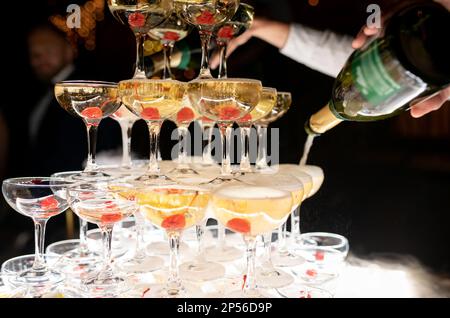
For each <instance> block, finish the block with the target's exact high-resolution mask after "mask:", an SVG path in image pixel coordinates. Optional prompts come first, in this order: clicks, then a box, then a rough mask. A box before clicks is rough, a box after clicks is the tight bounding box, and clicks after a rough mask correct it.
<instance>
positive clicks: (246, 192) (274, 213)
mask: <svg viewBox="0 0 450 318" xmlns="http://www.w3.org/2000/svg"><path fill="white" fill-rule="evenodd" d="M273 179H275V177H274V178H273ZM292 202H293V198H292V194H291V193H290V192H289V191H284V190H281V189H277V188H275V187H271V185H270V184H267V185H265V186H256V185H251V184H244V183H227V184H224V185H222V186H221V187H219V188H218V189H217V190H215V191H214V193H213V196H212V205H213V209H214V214H215V216H216V218H217V219H218V221H219V222H220V223H221V224H223V225H224V226H226V227H227V228H228V229H230V230H232V231H234V232H236V233H240V234H242V235H243V238H244V241H245V243H246V245H247V254H246V257H247V272H246V276H245V282H244V287H243V289H242V290H239V291H236V292H232V293H229V294H228V295H226V297H232V298H258V297H267V295H265V294H264V293H263V292H262V291H260V290H258V289H257V277H256V275H255V274H256V238H257V236H258V235H262V234H264V233H268V232H271V231H272V230H273V229H275V228H276V227H278V226H280V225H281V224H282V223H283V222H285V221H286V219H287V217H288V215H289V213H290V211H291V209H292Z"/></svg>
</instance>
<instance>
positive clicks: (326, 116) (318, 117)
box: [309, 105, 342, 134]
mask: <svg viewBox="0 0 450 318" xmlns="http://www.w3.org/2000/svg"><path fill="white" fill-rule="evenodd" d="M341 122H342V120H341V119H339V118H337V117H336V116H335V115H334V114H333V112H332V111H331V109H330V107H329V105H327V106H325V107H324V108H322V109H321V110H319V111H318V112H317V113H315V114H314V115H312V116H311V118H310V119H309V128H310V129H311V131H313V132H314V133H316V134H323V133H324V132H326V131H328V130H330V129H331V128H334V127H335V126H337V125H339V124H340V123H341Z"/></svg>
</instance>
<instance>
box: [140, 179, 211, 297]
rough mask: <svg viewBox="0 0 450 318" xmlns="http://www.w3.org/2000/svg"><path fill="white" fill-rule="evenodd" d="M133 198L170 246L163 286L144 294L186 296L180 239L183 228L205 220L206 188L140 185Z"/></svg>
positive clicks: (208, 194)
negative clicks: (166, 275) (165, 279)
mask: <svg viewBox="0 0 450 318" xmlns="http://www.w3.org/2000/svg"><path fill="white" fill-rule="evenodd" d="M136 197H137V200H138V204H139V205H140V207H141V212H142V213H143V214H144V216H145V217H146V218H147V220H149V221H150V222H151V223H152V224H153V225H155V226H157V227H158V228H160V229H163V230H165V231H166V233H167V236H168V240H169V246H170V261H169V277H168V279H167V283H166V285H165V287H161V288H151V290H150V291H149V292H148V293H147V295H146V297H171V298H177V297H186V295H187V293H186V288H185V287H184V285H183V283H182V281H181V279H180V277H179V268H178V264H179V260H178V258H179V246H180V238H181V234H182V232H183V231H184V230H185V229H187V228H190V227H192V226H195V225H196V224H198V223H199V222H200V221H201V220H203V219H204V217H205V210H206V207H207V205H208V202H209V197H210V193H209V190H208V189H206V188H201V187H198V186H192V185H181V184H176V183H173V184H171V185H169V184H165V185H161V186H158V185H154V186H147V187H143V188H141V189H139V191H138V194H137V196H136Z"/></svg>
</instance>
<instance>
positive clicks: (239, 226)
mask: <svg viewBox="0 0 450 318" xmlns="http://www.w3.org/2000/svg"><path fill="white" fill-rule="evenodd" d="M226 227H227V228H229V229H230V230H233V231H235V232H238V233H244V234H245V233H249V232H250V229H251V225H250V222H249V221H248V220H245V219H239V218H235V219H231V220H229V221H228V222H227V225H226Z"/></svg>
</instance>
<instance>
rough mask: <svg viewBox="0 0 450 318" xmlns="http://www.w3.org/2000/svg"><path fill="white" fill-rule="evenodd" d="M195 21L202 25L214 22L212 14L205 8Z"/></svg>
mask: <svg viewBox="0 0 450 318" xmlns="http://www.w3.org/2000/svg"><path fill="white" fill-rule="evenodd" d="M196 20H197V23H198V24H203V25H212V24H214V23H215V19H214V14H212V13H211V12H210V11H208V10H205V11H203V12H202V13H201V14H200V15H199V16H198V17H197V19H196Z"/></svg>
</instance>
